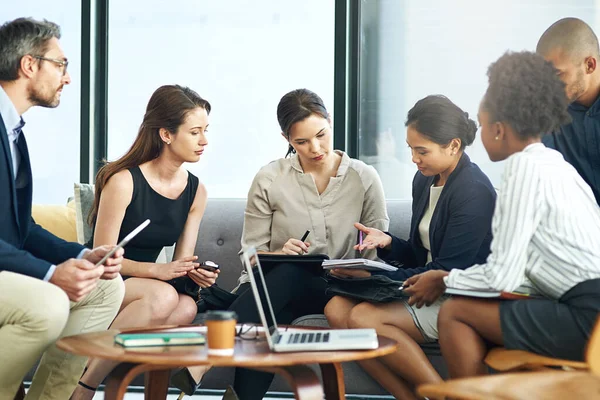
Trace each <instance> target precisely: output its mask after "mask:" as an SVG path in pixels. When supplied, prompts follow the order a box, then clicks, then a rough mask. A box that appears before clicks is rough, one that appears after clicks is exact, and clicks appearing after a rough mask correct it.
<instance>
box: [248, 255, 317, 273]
mask: <svg viewBox="0 0 600 400" xmlns="http://www.w3.org/2000/svg"><path fill="white" fill-rule="evenodd" d="M258 260H259V261H260V265H261V267H262V268H263V270H267V271H268V270H269V269H271V268H273V267H275V266H277V265H279V264H285V263H290V264H302V266H303V267H306V268H307V269H310V271H311V272H313V273H314V274H315V275H322V274H323V267H322V266H321V264H323V261H324V260H329V256H328V255H327V254H304V255H290V254H260V253H259V254H258Z"/></svg>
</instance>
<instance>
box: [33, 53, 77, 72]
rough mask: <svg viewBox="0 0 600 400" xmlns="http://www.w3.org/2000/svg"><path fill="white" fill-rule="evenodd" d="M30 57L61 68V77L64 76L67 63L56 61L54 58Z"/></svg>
mask: <svg viewBox="0 0 600 400" xmlns="http://www.w3.org/2000/svg"><path fill="white" fill-rule="evenodd" d="M32 57H33V58H37V59H38V60H43V61H50V62H53V63H54V64H57V65H59V66H60V67H62V69H63V71H62V73H63V76H65V75H66V74H67V67H68V66H69V62H68V61H66V60H58V59H56V58H47V57H42V56H32Z"/></svg>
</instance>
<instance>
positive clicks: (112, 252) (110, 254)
mask: <svg viewBox="0 0 600 400" xmlns="http://www.w3.org/2000/svg"><path fill="white" fill-rule="evenodd" d="M149 224H150V220H149V219H147V220H145V221H144V222H142V223H141V224H140V225H139V226H138V227H137V228H135V229H134V230H132V231H131V232H130V233H129V235H127V236H125V237H124V238H123V240H121V243H119V244H117V246H116V247H115V248H113V249H112V250H111V251H109V252H108V253H106V255H105V256H104V257H102V260H100V261H98V262H97V263H96V267H99V266H100V265H102V264H104V262H106V260H108V259H109V258H110V256H112V255H113V254H115V252H116V251H117V250H119V249H120V248H123V247H125V246H126V245H127V243H129V241H130V240H131V239H133V238H134V237H135V235H137V234H138V233H140V232H141V231H142V230H143V229H144V228H145V227H147V226H148V225H149Z"/></svg>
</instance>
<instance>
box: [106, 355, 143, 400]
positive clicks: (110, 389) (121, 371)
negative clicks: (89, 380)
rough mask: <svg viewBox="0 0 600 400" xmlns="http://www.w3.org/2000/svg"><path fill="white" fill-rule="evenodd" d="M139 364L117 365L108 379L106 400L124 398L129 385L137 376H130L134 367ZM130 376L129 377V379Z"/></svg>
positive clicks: (120, 399) (121, 399)
mask: <svg viewBox="0 0 600 400" xmlns="http://www.w3.org/2000/svg"><path fill="white" fill-rule="evenodd" d="M137 366H138V364H130V363H122V364H119V365H117V366H116V367H115V369H113V370H112V372H111V373H110V374H108V378H107V379H106V387H105V388H104V398H105V399H106V400H123V398H124V397H125V393H127V386H128V385H129V382H131V380H132V379H133V378H135V376H136V375H137V374H136V375H133V377H131V378H129V376H128V375H130V372H131V370H132V369H134V368H135V367H137ZM128 378H129V379H128Z"/></svg>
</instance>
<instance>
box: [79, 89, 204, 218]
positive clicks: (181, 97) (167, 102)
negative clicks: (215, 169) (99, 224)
mask: <svg viewBox="0 0 600 400" xmlns="http://www.w3.org/2000/svg"><path fill="white" fill-rule="evenodd" d="M198 107H200V108H203V109H205V110H206V113H207V114H210V109H211V107H210V103H209V102H208V101H206V100H204V99H203V98H202V97H200V95H198V93H196V92H195V91H193V90H192V89H190V88H187V87H184V86H179V85H165V86H161V87H159V88H158V89H156V91H154V93H152V97H150V101H149V102H148V106H147V107H146V114H145V115H144V120H143V121H142V125H141V126H140V129H139V131H138V134H137V137H136V138H135V141H134V142H133V144H132V145H131V148H130V149H129V150H128V151H127V153H126V154H125V155H124V156H123V157H121V158H119V159H118V160H116V161H112V162H107V163H106V164H105V165H104V166H103V167H102V168H100V170H99V171H98V174H97V175H96V194H95V196H94V206H93V207H92V210H91V211H90V215H89V217H88V222H89V223H90V225H92V224H94V223H95V222H96V217H97V216H98V207H99V206H100V195H101V193H102V189H103V188H104V186H105V185H106V183H107V182H108V180H109V179H110V178H111V177H112V176H113V175H115V174H116V173H118V172H120V171H123V170H125V169H129V168H133V167H135V166H138V165H141V164H143V163H145V162H148V161H151V160H154V159H156V158H158V156H160V154H161V152H162V150H163V146H164V145H165V144H164V143H163V141H162V140H161V138H160V135H159V130H160V128H164V129H166V130H167V131H169V132H170V133H172V134H174V133H176V132H177V130H178V129H179V126H181V125H182V124H183V123H184V122H185V119H186V118H187V115H188V113H189V112H190V111H192V110H195V109H196V108H198Z"/></svg>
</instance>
